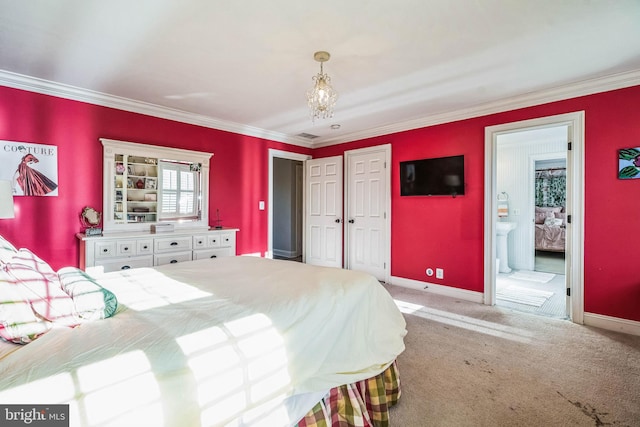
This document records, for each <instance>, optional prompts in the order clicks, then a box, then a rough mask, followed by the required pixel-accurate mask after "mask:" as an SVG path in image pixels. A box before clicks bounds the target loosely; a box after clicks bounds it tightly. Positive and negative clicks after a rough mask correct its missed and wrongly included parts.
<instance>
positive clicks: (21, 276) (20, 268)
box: [5, 249, 79, 326]
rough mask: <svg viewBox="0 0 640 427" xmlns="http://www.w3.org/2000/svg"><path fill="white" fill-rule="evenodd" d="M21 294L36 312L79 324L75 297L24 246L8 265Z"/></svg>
mask: <svg viewBox="0 0 640 427" xmlns="http://www.w3.org/2000/svg"><path fill="white" fill-rule="evenodd" d="M5 269H6V271H7V272H8V273H9V275H10V276H11V277H12V278H13V279H14V280H15V281H16V283H18V284H19V285H20V286H19V287H18V289H19V292H20V294H21V295H22V298H23V300H24V301H27V302H28V303H29V304H30V305H31V308H32V309H33V311H34V312H35V313H36V315H38V316H40V317H41V318H43V319H45V320H48V321H51V322H55V323H59V324H62V325H66V326H76V325H78V323H79V322H78V319H77V318H76V316H75V312H74V307H73V300H72V299H71V297H70V296H69V295H67V294H66V293H65V292H64V291H63V290H62V287H61V286H60V281H59V280H58V275H57V274H56V273H55V272H54V271H53V270H52V269H51V267H49V265H48V264H47V263H46V262H44V261H42V260H41V259H40V258H38V257H37V256H35V255H34V254H33V253H32V252H31V251H29V250H28V249H20V250H19V251H18V253H17V254H16V256H14V257H13V258H12V259H11V261H10V262H8V263H7V264H6V265H5Z"/></svg>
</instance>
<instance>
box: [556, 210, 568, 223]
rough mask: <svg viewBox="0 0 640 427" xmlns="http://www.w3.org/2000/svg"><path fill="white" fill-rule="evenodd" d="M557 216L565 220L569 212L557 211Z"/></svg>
mask: <svg viewBox="0 0 640 427" xmlns="http://www.w3.org/2000/svg"><path fill="white" fill-rule="evenodd" d="M554 215H555V217H556V218H560V219H561V220H562V222H565V221H566V219H567V214H566V212H556V213H555V214H554Z"/></svg>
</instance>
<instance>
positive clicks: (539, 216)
mask: <svg viewBox="0 0 640 427" xmlns="http://www.w3.org/2000/svg"><path fill="white" fill-rule="evenodd" d="M545 219H547V214H546V213H544V212H538V213H536V224H544V220H545Z"/></svg>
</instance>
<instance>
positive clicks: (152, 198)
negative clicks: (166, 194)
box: [144, 193, 158, 202]
mask: <svg viewBox="0 0 640 427" xmlns="http://www.w3.org/2000/svg"><path fill="white" fill-rule="evenodd" d="M157 200H158V196H157V195H156V193H147V194H145V195H144V201H145V202H155V201H157Z"/></svg>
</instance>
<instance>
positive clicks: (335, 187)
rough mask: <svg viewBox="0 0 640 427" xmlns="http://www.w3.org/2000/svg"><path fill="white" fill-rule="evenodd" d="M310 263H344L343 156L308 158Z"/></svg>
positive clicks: (335, 265)
mask: <svg viewBox="0 0 640 427" xmlns="http://www.w3.org/2000/svg"><path fill="white" fill-rule="evenodd" d="M306 190H307V191H306V195H305V197H306V200H307V203H306V204H307V209H306V210H307V212H306V229H307V232H306V254H305V261H306V263H307V264H314V265H322V266H326V267H342V157H340V156H336V157H327V158H322V159H312V160H307V162H306Z"/></svg>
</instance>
